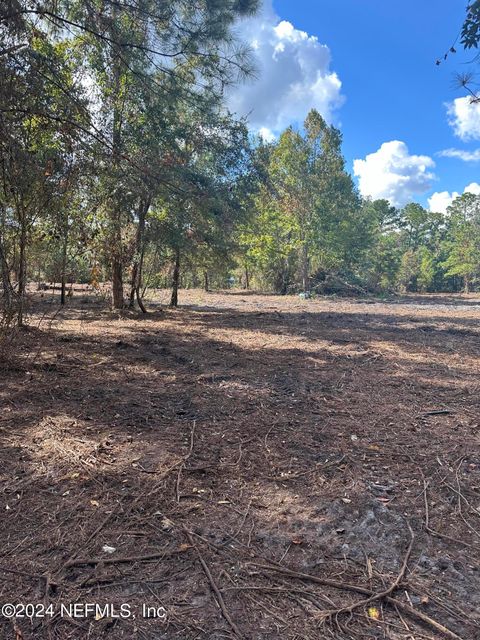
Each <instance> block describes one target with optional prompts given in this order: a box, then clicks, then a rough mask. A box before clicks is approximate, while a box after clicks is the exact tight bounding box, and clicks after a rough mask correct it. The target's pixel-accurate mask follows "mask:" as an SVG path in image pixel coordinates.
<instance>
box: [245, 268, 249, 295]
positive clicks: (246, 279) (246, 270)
mask: <svg viewBox="0 0 480 640" xmlns="http://www.w3.org/2000/svg"><path fill="white" fill-rule="evenodd" d="M245 289H246V290H247V291H248V290H249V289H250V274H249V273H248V267H247V266H245Z"/></svg>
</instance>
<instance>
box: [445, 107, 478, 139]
mask: <svg viewBox="0 0 480 640" xmlns="http://www.w3.org/2000/svg"><path fill="white" fill-rule="evenodd" d="M447 114H448V124H449V125H450V126H451V127H452V128H453V131H454V133H455V135H456V136H458V137H459V138H460V139H461V140H480V103H479V102H472V99H471V98H470V97H469V96H465V97H463V98H456V99H455V100H454V101H453V102H450V103H448V104H447Z"/></svg>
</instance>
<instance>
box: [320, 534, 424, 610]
mask: <svg viewBox="0 0 480 640" xmlns="http://www.w3.org/2000/svg"><path fill="white" fill-rule="evenodd" d="M407 524H408V523H407ZM408 529H409V531H410V544H409V545H408V549H407V552H406V554H405V557H404V559H403V563H402V568H401V569H400V573H399V574H398V576H397V577H396V578H395V580H394V581H393V582H392V584H391V585H390V586H389V587H388V589H384V590H383V591H379V592H378V593H374V594H372V595H371V596H369V597H368V598H367V599H366V600H360V601H359V602H355V603H354V604H351V605H350V606H349V607H343V608H341V609H337V610H336V611H332V612H331V613H330V614H329V616H330V617H332V616H335V617H337V616H338V615H340V614H342V613H352V612H353V611H354V610H355V609H359V608H360V607H366V606H367V605H369V604H370V603H371V602H375V601H377V600H385V598H387V597H388V596H389V595H391V594H392V593H393V592H394V591H395V589H397V588H398V586H399V585H400V583H401V582H402V580H403V578H404V577H405V572H406V570H407V566H408V561H409V560H410V556H411V554H412V548H413V541H414V540H415V535H414V533H413V531H412V527H411V526H410V524H408Z"/></svg>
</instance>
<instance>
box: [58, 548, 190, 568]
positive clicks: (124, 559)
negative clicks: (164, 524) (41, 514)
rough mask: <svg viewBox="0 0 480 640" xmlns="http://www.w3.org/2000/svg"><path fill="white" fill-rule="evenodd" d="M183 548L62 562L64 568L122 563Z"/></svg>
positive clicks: (152, 557) (163, 555)
mask: <svg viewBox="0 0 480 640" xmlns="http://www.w3.org/2000/svg"><path fill="white" fill-rule="evenodd" d="M184 552H185V549H172V550H170V551H169V550H165V549H164V550H163V551H161V552H158V553H148V554H146V555H144V556H119V557H118V558H78V559H73V560H69V561H68V562H66V563H65V564H64V568H69V567H77V566H81V565H95V564H124V563H128V562H146V561H148V560H157V559H158V558H165V557H166V556H173V555H176V554H177V553H184Z"/></svg>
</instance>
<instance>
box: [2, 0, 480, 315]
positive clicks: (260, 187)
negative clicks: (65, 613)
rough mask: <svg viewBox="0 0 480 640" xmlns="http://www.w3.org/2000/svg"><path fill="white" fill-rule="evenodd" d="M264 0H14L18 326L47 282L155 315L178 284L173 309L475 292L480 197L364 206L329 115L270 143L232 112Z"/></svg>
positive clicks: (5, 272) (13, 244)
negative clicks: (356, 295) (221, 301)
mask: <svg viewBox="0 0 480 640" xmlns="http://www.w3.org/2000/svg"><path fill="white" fill-rule="evenodd" d="M258 5H259V2H258V1H257V0H168V1H167V0H129V1H127V0H29V1H27V0H4V1H3V2H2V3H1V6H0V43H1V44H0V171H1V177H0V267H1V278H2V301H3V306H4V311H5V316H6V317H8V318H10V320H11V321H12V322H15V323H17V324H19V325H21V324H22V323H23V322H24V316H25V310H26V302H27V300H28V292H29V285H34V284H35V283H38V284H40V285H41V283H43V282H55V283H58V285H59V287H60V289H61V302H62V303H65V298H66V296H67V293H68V287H67V285H68V283H72V282H81V283H90V284H91V285H92V286H94V287H97V286H100V284H101V283H105V282H108V283H111V297H112V305H113V307H115V308H122V307H124V306H126V305H128V306H130V307H135V306H136V305H138V306H139V307H140V308H141V309H142V310H145V306H144V303H143V297H144V294H145V290H146V288H148V287H159V286H166V285H168V286H172V299H171V303H172V305H174V306H175V305H176V304H177V301H178V288H179V287H181V286H204V287H205V288H208V287H211V286H212V287H213V286H215V287H225V286H229V285H232V284H235V285H236V286H243V287H246V288H248V287H255V288H261V289H264V290H270V291H274V292H278V293H293V292H303V293H314V292H322V293H329V292H334V291H336V290H337V289H338V286H340V285H339V283H341V284H342V286H344V287H346V288H347V289H348V288H349V287H352V288H353V289H356V290H358V289H365V290H368V291H371V292H377V293H381V292H393V291H398V290H407V291H460V290H463V289H467V290H468V289H471V288H474V287H476V286H477V285H478V282H479V278H480V197H479V196H474V195H472V194H464V195H463V196H461V197H460V198H458V199H457V200H456V201H455V202H454V203H453V204H452V206H451V207H450V209H449V211H448V213H447V215H446V216H444V215H441V214H439V213H435V212H433V213H432V212H429V211H427V210H425V209H424V208H423V207H421V206H420V205H419V204H416V203H412V204H409V205H407V206H406V207H404V208H403V209H396V208H394V207H392V206H390V204H389V203H388V202H387V201H384V200H379V201H370V200H368V199H362V198H361V197H360V195H359V193H358V191H357V189H356V187H355V185H354V183H353V181H352V178H351V176H350V175H349V174H348V173H347V172H346V170H345V162H344V159H343V156H342V151H341V144H342V138H341V134H340V132H339V131H338V130H337V129H336V128H335V127H333V126H330V125H328V124H327V123H326V122H325V120H324V119H323V118H322V116H321V115H320V114H319V113H318V112H316V111H315V110H312V111H311V112H310V114H309V115H308V117H307V118H306V121H305V123H304V125H303V126H302V127H299V128H298V129H295V128H288V129H287V130H286V131H284V132H283V133H282V134H281V135H280V136H279V138H278V139H277V140H276V141H274V142H272V143H267V142H265V141H263V140H261V139H260V138H258V137H255V136H253V135H252V134H251V133H249V130H248V126H247V125H248V123H247V122H246V121H244V120H239V119H238V118H236V117H235V116H234V115H233V114H231V113H229V111H228V108H227V105H228V99H227V98H228V91H229V87H230V86H231V85H234V84H237V83H240V82H243V81H244V80H245V78H247V77H248V76H255V74H256V73H258V70H256V69H255V67H254V65H252V58H251V56H250V53H249V50H248V47H246V46H245V44H244V43H242V42H241V41H239V40H238V38H237V37H236V35H235V34H236V30H235V25H236V24H237V23H238V20H240V19H242V18H243V17H245V16H250V15H253V14H254V13H255V12H256V11H258V8H259V6H258ZM475 12H477V13H478V7H476V8H475ZM477 13H475V15H474V16H473V17H471V16H472V15H473V14H472V13H469V14H468V15H469V16H470V17H471V23H466V25H467V26H466V27H465V28H466V29H468V34H470V35H471V31H472V28H474V26H475V24H476V23H477V22H478V20H477V18H478V15H477ZM472 24H473V27H472ZM466 33H467V32H466ZM471 37H475V34H474V35H473V36H471Z"/></svg>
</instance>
